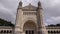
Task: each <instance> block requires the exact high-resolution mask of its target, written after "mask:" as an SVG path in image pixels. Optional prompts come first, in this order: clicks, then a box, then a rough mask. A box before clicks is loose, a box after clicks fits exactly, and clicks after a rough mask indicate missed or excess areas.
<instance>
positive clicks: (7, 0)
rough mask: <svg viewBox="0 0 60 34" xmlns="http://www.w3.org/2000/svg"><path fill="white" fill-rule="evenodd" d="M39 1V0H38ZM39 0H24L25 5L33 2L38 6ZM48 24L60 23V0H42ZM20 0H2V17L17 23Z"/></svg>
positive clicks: (0, 9)
mask: <svg viewBox="0 0 60 34" xmlns="http://www.w3.org/2000/svg"><path fill="white" fill-rule="evenodd" d="M38 1H39V0H38ZM38 1H37V0H23V6H26V5H28V4H29V3H31V4H32V5H35V6H37V2H38ZM40 1H41V5H42V8H43V11H44V21H45V23H46V25H47V24H56V23H60V21H59V20H60V0H40ZM19 2H20V0H0V18H3V19H6V20H8V21H11V22H13V23H15V19H16V12H17V7H18V4H19Z"/></svg>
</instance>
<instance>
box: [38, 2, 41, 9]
mask: <svg viewBox="0 0 60 34" xmlns="http://www.w3.org/2000/svg"><path fill="white" fill-rule="evenodd" d="M38 8H39V9H41V8H42V7H41V2H40V1H38Z"/></svg>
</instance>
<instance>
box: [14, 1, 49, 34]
mask: <svg viewBox="0 0 60 34" xmlns="http://www.w3.org/2000/svg"><path fill="white" fill-rule="evenodd" d="M14 34H48V33H47V30H46V27H45V24H44V22H43V9H42V7H41V3H40V1H38V6H37V7H36V6H33V5H32V4H31V3H29V4H28V5H27V6H25V7H22V1H20V2H19V6H18V9H17V15H16V24H15V32H14Z"/></svg>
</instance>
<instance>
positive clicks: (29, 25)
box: [23, 21, 37, 34]
mask: <svg viewBox="0 0 60 34" xmlns="http://www.w3.org/2000/svg"><path fill="white" fill-rule="evenodd" d="M23 31H24V32H25V34H36V31H37V29H36V24H35V23H34V22H32V21H27V22H26V23H25V24H24V27H23Z"/></svg>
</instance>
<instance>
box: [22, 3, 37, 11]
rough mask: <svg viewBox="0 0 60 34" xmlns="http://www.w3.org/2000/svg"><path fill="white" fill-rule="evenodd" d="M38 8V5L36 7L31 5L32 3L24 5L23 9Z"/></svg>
mask: <svg viewBox="0 0 60 34" xmlns="http://www.w3.org/2000/svg"><path fill="white" fill-rule="evenodd" d="M36 9H37V7H35V6H33V5H31V4H29V5H27V6H25V7H23V10H36Z"/></svg>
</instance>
